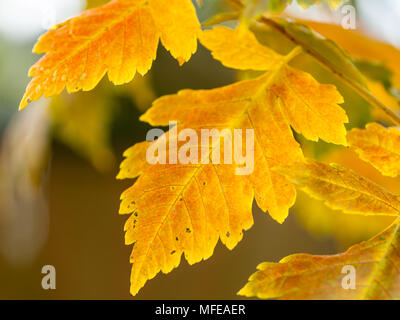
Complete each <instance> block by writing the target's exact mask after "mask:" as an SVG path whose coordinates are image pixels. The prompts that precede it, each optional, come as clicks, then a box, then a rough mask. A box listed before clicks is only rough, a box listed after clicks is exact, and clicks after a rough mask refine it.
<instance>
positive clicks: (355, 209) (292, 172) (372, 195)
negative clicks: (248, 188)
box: [277, 160, 400, 216]
mask: <svg viewBox="0 0 400 320" xmlns="http://www.w3.org/2000/svg"><path fill="white" fill-rule="evenodd" d="M277 170H278V171H279V172H280V173H282V174H284V175H285V176H286V177H288V178H289V179H290V180H291V181H292V182H293V183H295V184H296V185H297V186H298V187H299V189H301V190H303V191H304V192H306V193H308V194H309V195H310V196H312V197H314V198H316V199H319V200H322V201H324V202H325V204H326V205H327V206H329V207H331V208H332V209H339V210H343V211H344V212H346V213H351V214H365V215H392V216H397V215H399V210H400V199H399V197H397V196H395V195H394V194H392V193H390V192H389V191H386V190H385V189H384V188H382V187H380V186H378V185H377V184H375V183H373V182H372V181H369V180H368V179H366V178H364V177H362V176H359V175H358V174H357V173H355V172H354V171H353V170H350V169H348V168H346V167H343V166H341V165H337V164H331V165H328V164H324V163H321V162H317V161H314V160H305V161H304V162H303V163H296V164H292V165H289V166H282V167H281V168H279V169H277Z"/></svg>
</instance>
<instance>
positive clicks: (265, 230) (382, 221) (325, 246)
mask: <svg viewBox="0 0 400 320" xmlns="http://www.w3.org/2000/svg"><path fill="white" fill-rule="evenodd" d="M101 2H106V1H101V0H100V1H95V0H93V1H89V3H86V1H84V0H0V135H1V149H0V299H237V298H240V297H238V296H236V292H237V291H238V290H239V289H240V288H241V287H242V286H243V285H244V283H245V282H246V280H247V278H248V276H249V275H250V274H251V273H253V272H254V271H255V268H256V266H257V265H258V264H259V263H260V262H262V261H279V260H280V259H281V258H283V257H284V256H286V255H289V254H292V253H299V252H307V253H312V254H331V253H336V252H340V251H342V250H345V249H346V248H347V247H348V246H349V245H351V244H353V243H356V242H358V241H360V240H365V239H368V237H370V236H372V235H373V234H374V233H376V232H378V231H380V230H381V229H382V228H383V227H384V226H385V225H387V224H388V223H389V222H390V220H388V219H386V218H358V217H357V218H356V219H355V218H352V217H347V216H344V215H343V214H341V213H339V212H333V211H331V210H328V209H326V208H324V207H323V206H322V205H321V204H320V203H319V202H317V201H314V200H311V199H309V198H307V197H306V196H305V195H303V194H299V199H298V203H297V204H296V206H295V208H294V209H293V210H292V214H291V215H290V216H289V218H288V219H287V221H286V222H285V223H284V224H283V225H279V224H278V223H276V222H275V221H273V220H272V219H271V218H270V217H269V216H268V215H267V214H265V213H263V212H261V211H260V210H259V209H258V208H257V207H256V206H254V210H253V212H254V220H255V223H254V226H253V227H252V228H251V229H250V230H249V231H247V232H245V236H244V240H243V241H241V242H240V243H239V245H238V246H237V247H236V248H235V249H234V250H233V251H229V250H228V249H226V248H225V247H223V246H222V245H221V244H218V246H217V248H216V250H215V254H214V255H213V256H212V258H211V259H209V260H207V261H204V262H201V263H198V264H196V265H194V266H188V264H187V263H186V262H185V261H184V259H183V260H182V263H181V265H180V267H179V268H178V269H175V270H174V271H173V272H171V273H170V274H168V275H162V274H160V275H158V276H157V277H156V278H155V279H153V280H151V281H149V282H148V283H147V285H146V286H145V287H144V288H143V289H142V290H141V291H140V293H139V294H138V295H137V296H136V297H131V296H130V294H129V274H130V264H129V255H130V250H131V247H129V246H125V245H124V240H123V239H124V234H123V224H124V221H125V219H126V217H125V216H119V215H118V206H119V197H120V194H121V192H122V191H123V190H124V189H126V188H127V187H128V186H130V185H131V184H132V181H118V180H116V179H115V176H116V174H117V173H118V165H119V163H120V162H121V160H122V153H123V151H124V150H125V149H127V148H128V147H129V146H131V145H133V144H134V143H136V142H139V141H142V140H145V135H146V132H147V130H148V129H149V126H148V125H146V124H144V123H141V122H139V121H138V117H139V116H140V114H141V113H142V112H143V111H144V110H145V109H146V108H148V107H149V106H150V105H151V102H152V100H154V99H155V98H156V97H158V96H161V95H164V94H169V93H175V92H176V91H178V90H180V89H183V88H193V89H200V88H214V87H217V86H222V85H225V84H229V83H232V82H234V81H236V80H237V79H240V78H243V77H247V76H249V75H246V74H240V73H239V74H238V73H235V72H234V71H233V70H230V69H226V68H223V67H222V66H221V64H220V63H218V62H216V61H214V60H213V59H212V58H211V56H210V54H209V52H208V51H207V50H205V49H203V48H200V49H199V52H198V53H197V54H196V55H195V56H194V57H193V58H192V60H191V61H190V62H189V63H187V64H185V65H184V66H183V67H181V68H180V67H179V66H178V64H177V62H176V61H175V60H173V59H172V57H170V56H169V54H168V53H167V52H165V51H164V49H162V48H160V50H159V54H158V59H157V61H156V62H155V64H154V67H153V69H152V71H151V72H150V73H149V74H148V75H146V76H145V77H143V78H142V77H139V76H137V77H136V79H135V80H134V81H133V83H131V84H128V85H125V86H121V87H114V86H112V85H110V84H109V83H108V80H107V79H104V80H103V81H102V82H101V83H100V85H99V86H98V87H97V88H96V89H95V90H93V91H92V92H88V93H77V94H73V95H68V94H66V93H63V94H62V95H61V96H60V97H57V98H55V99H51V100H50V99H42V100H40V101H38V102H35V103H33V104H31V105H30V106H29V107H28V108H26V109H25V110H24V111H21V112H17V106H18V104H19V99H20V98H21V97H22V94H23V92H24V89H25V87H26V85H27V83H28V81H29V79H28V77H27V71H28V69H29V67H30V66H31V65H32V64H33V63H34V62H35V61H36V60H37V59H38V56H37V55H34V54H32V53H31V48H32V47H33V44H34V42H35V41H36V39H37V37H38V36H39V35H40V34H41V33H43V32H45V30H46V28H48V27H49V26H51V25H53V24H55V23H59V22H62V21H64V20H65V19H67V18H69V17H71V16H74V15H76V14H78V13H79V12H81V11H82V10H83V9H84V8H85V7H86V6H87V5H90V6H93V5H96V4H100V3H101ZM216 3H217V2H216V1H212V0H209V1H204V7H202V8H199V14H200V19H202V20H204V19H205V18H206V17H210V16H211V15H212V13H216V12H218V11H219V10H222V8H221V7H220V5H218V4H216ZM352 3H353V5H355V7H356V9H357V30H355V31H354V32H355V33H360V34H367V35H368V36H370V37H373V38H375V39H377V40H379V41H382V42H386V43H388V44H390V45H392V46H395V47H396V46H397V47H400V33H399V32H398V30H400V1H398V0H379V1H378V0H362V1H353V2H352ZM285 14H288V15H291V16H296V17H298V18H301V19H303V20H314V21H319V22H324V23H333V24H338V23H340V19H341V18H342V13H341V12H340V9H338V10H336V11H333V10H331V9H329V8H328V7H327V6H319V7H311V8H310V9H308V10H303V9H302V8H300V7H299V6H297V5H296V4H294V5H291V6H290V8H289V9H287V10H286V12H285ZM297 63H298V64H299V65H301V66H303V67H307V68H309V69H311V70H313V71H315V72H316V73H317V75H318V76H319V77H320V78H321V79H325V80H326V81H327V82H334V81H336V80H334V79H329V77H328V75H324V74H323V71H320V70H319V69H318V66H314V65H312V64H311V62H310V61H307V60H304V61H301V60H299V61H298V62H297ZM399 63H400V61H399ZM337 85H338V87H339V89H340V90H341V89H342V90H341V92H342V94H344V95H345V98H346V95H351V93H348V92H346V89H345V88H342V87H341V84H340V83H338V84H337ZM353 98H354V97H353ZM354 99H355V98H354ZM354 99H353V100H354ZM363 103H364V102H362V101H359V103H358V105H356V106H353V111H352V110H350V109H351V107H349V108H350V109H349V110H348V112H349V114H350V115H351V118H352V117H353V119H354V120H355V123H356V124H363V123H365V122H368V120H369V115H368V114H364V113H363V112H361V111H359V110H368V107H365V106H363ZM364 104H365V103H364ZM354 108H355V109H354ZM354 110H357V111H354ZM351 112H353V113H351ZM305 147H306V148H308V150H310V151H309V152H310V153H317V154H318V156H319V157H320V158H322V159H323V158H324V157H325V153H327V152H325V151H323V152H322V151H321V150H324V149H327V147H326V146H322V147H320V149H321V150H319V151H318V152H316V151H315V150H317V149H316V147H315V146H314V145H311V144H310V145H307V146H305ZM328 149H329V148H328ZM329 160H330V161H331V160H333V161H336V162H341V163H344V164H346V165H348V166H350V167H352V168H354V169H355V170H357V171H358V172H360V173H361V174H365V175H367V176H368V177H370V178H371V179H373V180H375V181H377V182H379V183H381V184H383V185H385V186H386V187H387V188H389V189H390V190H392V191H393V192H397V193H399V194H400V182H399V181H398V180H395V179H389V178H382V177H381V176H380V175H379V174H378V173H377V172H376V171H375V170H374V169H373V168H372V167H370V166H369V165H367V164H365V163H361V162H360V161H359V160H358V159H357V157H356V156H355V155H354V154H352V153H351V152H350V151H347V150H344V151H343V150H336V149H333V150H330V151H329ZM238 197H240V195H238ZM48 264H50V265H54V266H55V268H56V272H57V274H56V275H57V288H56V290H49V291H45V290H43V289H42V287H41V279H42V277H43V275H42V274H41V269H42V267H43V266H44V265H48Z"/></svg>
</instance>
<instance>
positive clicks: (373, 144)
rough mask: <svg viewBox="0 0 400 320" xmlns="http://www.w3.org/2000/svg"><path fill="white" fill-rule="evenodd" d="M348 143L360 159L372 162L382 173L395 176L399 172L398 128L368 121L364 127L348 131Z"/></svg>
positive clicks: (399, 137) (399, 142)
mask: <svg viewBox="0 0 400 320" xmlns="http://www.w3.org/2000/svg"><path fill="white" fill-rule="evenodd" d="M348 141H349V145H350V146H351V147H352V148H354V150H355V151H356V152H357V153H358V155H359V156H360V158H361V159H363V160H364V161H367V162H369V163H370V164H372V165H373V166H374V167H375V168H376V169H378V170H379V171H380V172H381V173H382V174H383V175H386V176H390V177H396V176H398V175H399V173H400V130H399V129H397V128H394V127H391V128H385V127H382V126H381V125H380V124H378V123H369V124H367V125H366V127H365V129H364V130H362V129H357V128H355V129H352V130H351V131H350V132H349V133H348Z"/></svg>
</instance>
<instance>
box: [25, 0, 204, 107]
mask: <svg viewBox="0 0 400 320" xmlns="http://www.w3.org/2000/svg"><path fill="white" fill-rule="evenodd" d="M199 32H200V24H199V22H198V20H197V16H196V12H195V9H194V7H193V5H192V2H191V1H190V0H171V1H168V2H165V1H163V0H149V1H144V0H135V1H132V0H114V1H111V2H109V3H107V4H106V5H104V6H101V7H97V8H93V9H90V10H87V11H85V12H83V13H82V14H81V15H80V16H78V17H76V18H72V19H70V20H68V21H66V22H64V23H62V24H60V25H58V26H56V27H55V28H54V29H53V30H50V31H49V32H48V33H46V34H45V35H43V36H41V37H40V39H39V41H38V43H37V44H36V45H35V47H34V52H35V53H46V54H45V55H44V56H43V57H42V58H41V59H40V60H39V61H38V62H37V63H36V64H34V65H33V66H32V68H31V69H30V71H29V76H31V77H33V79H32V80H31V82H30V83H29V85H28V87H27V89H26V92H25V95H24V97H23V98H22V101H21V104H20V109H22V108H24V107H26V106H27V104H28V103H29V102H30V101H33V100H37V99H39V98H40V97H41V96H42V95H44V96H45V97H51V96H54V95H57V94H59V93H60V92H61V91H62V90H63V89H64V87H66V88H67V91H68V92H75V91H78V90H81V89H82V90H84V91H89V90H92V89H93V88H94V87H95V86H96V85H97V84H98V82H99V81H100V80H101V78H102V77H103V76H104V74H105V73H106V72H108V77H109V79H110V81H112V82H113V83H114V84H123V83H126V82H129V81H131V80H132V79H133V77H134V75H135V73H136V72H139V73H140V74H142V75H143V74H145V73H146V72H147V71H148V70H149V69H150V68H151V65H152V62H153V60H154V59H155V58H156V52H157V46H158V42H159V39H161V41H162V43H163V45H164V47H165V48H166V49H167V50H169V51H170V52H171V54H172V56H173V57H174V58H176V59H177V60H178V61H179V62H180V64H181V63H183V62H185V61H188V60H189V59H190V57H191V55H192V54H193V53H194V52H195V51H196V49H197V36H198V34H199Z"/></svg>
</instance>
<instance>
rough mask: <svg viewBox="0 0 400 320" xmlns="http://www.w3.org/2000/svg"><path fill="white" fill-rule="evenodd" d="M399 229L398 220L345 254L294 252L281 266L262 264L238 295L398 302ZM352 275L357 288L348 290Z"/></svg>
mask: <svg viewBox="0 0 400 320" xmlns="http://www.w3.org/2000/svg"><path fill="white" fill-rule="evenodd" d="M399 226H400V220H399V219H397V220H396V221H395V222H394V223H393V224H392V225H391V226H390V227H388V228H387V229H386V230H385V231H383V232H382V233H380V234H378V235H377V236H375V237H374V238H372V239H370V240H368V241H366V242H362V243H360V244H357V245H355V246H353V247H351V248H350V249H349V250H347V251H346V252H344V253H340V254H336V255H326V256H323V255H310V254H295V255H291V256H288V257H286V258H284V259H282V260H281V261H280V262H279V263H268V262H265V263H262V264H260V265H259V266H258V267H257V269H258V270H259V271H257V272H256V273H254V274H253V275H252V276H251V277H250V279H249V282H248V283H247V284H246V286H245V287H244V288H243V289H241V290H240V291H239V294H240V295H243V296H247V297H253V296H257V297H259V298H262V299H269V298H278V299H353V300H354V299H400V271H399V268H398V267H397V266H398V265H399V264H400V255H399V251H400V230H399ZM349 272H355V278H354V287H353V288H348V287H346V280H347V279H346V278H345V277H346V275H347V274H350V273H349ZM344 282H345V283H344ZM346 288H347V289H346Z"/></svg>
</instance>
